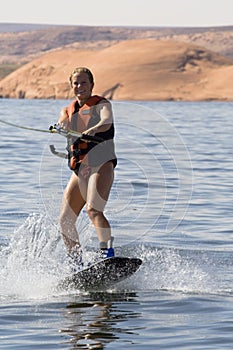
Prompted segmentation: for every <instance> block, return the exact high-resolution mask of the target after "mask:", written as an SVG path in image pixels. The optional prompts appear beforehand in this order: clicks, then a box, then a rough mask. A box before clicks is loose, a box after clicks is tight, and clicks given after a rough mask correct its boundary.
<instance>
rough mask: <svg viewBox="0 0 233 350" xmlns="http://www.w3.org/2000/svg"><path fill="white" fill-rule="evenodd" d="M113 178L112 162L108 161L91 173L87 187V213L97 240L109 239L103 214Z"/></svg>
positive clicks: (107, 224)
mask: <svg viewBox="0 0 233 350" xmlns="http://www.w3.org/2000/svg"><path fill="white" fill-rule="evenodd" d="M113 179H114V169H113V163H112V162H108V163H105V164H104V165H102V166H101V168H100V169H99V170H98V171H97V172H94V173H93V174H91V176H90V178H89V181H88V187H87V201H86V209H87V213H88V215H89V217H90V219H91V221H92V223H93V225H94V227H95V229H96V232H97V236H98V239H99V242H106V243H107V242H108V241H109V240H110V239H111V228H110V225H109V222H108V220H107V219H106V217H105V216H104V214H103V211H104V208H105V205H106V203H107V200H108V197H109V194H110V190H111V187H112V183H113Z"/></svg>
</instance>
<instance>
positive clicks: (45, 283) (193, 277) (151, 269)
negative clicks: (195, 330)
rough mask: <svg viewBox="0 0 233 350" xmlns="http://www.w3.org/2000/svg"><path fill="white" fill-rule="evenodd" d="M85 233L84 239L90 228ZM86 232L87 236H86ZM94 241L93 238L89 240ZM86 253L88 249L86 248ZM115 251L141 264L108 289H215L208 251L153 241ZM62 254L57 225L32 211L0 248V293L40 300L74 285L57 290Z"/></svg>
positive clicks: (63, 260)
mask: <svg viewBox="0 0 233 350" xmlns="http://www.w3.org/2000/svg"><path fill="white" fill-rule="evenodd" d="M83 227H84V228H85V230H86V232H84V233H83V234H82V236H84V237H86V238H85V241H83V247H84V250H85V244H87V242H90V239H91V238H90V237H91V235H92V232H91V231H90V230H89V228H88V225H83ZM88 235H89V236H88ZM92 243H93V242H92ZM85 254H86V255H88V254H89V252H88V249H87V250H86V251H85ZM116 255H122V256H130V257H140V258H141V259H142V260H143V264H142V266H141V267H140V269H139V270H138V271H137V272H136V274H135V275H134V276H132V277H131V278H129V279H128V280H126V281H124V282H121V283H119V284H118V285H116V286H115V288H113V290H115V291H117V292H119V291H123V290H125V289H127V290H134V291H135V290H136V291H143V292H151V291H158V290H167V291H179V292H180V291H181V292H185V293H198V294H200V293H201V294H203V293H212V292H213V290H215V291H216V290H217V285H218V283H219V279H218V278H217V277H216V266H215V264H214V259H212V258H210V256H209V255H208V254H204V253H200V252H197V251H188V250H182V249H169V248H158V247H155V246H154V245H152V246H150V245H148V244H147V245H144V244H130V245H128V246H123V247H118V248H116ZM66 259H67V255H66V250H65V247H64V243H63V241H62V239H61V236H60V233H59V230H58V227H57V226H55V225H54V224H51V219H50V218H48V217H47V216H46V215H45V214H32V215H30V216H29V217H28V218H27V219H26V221H25V222H24V223H23V225H22V226H20V227H19V228H18V229H17V230H16V231H15V232H14V235H13V237H12V240H11V242H10V243H9V245H8V246H7V247H4V248H3V249H2V250H1V252H0V260H1V266H3V268H2V269H1V272H0V278H1V286H0V295H1V298H3V299H6V298H9V297H10V298H11V299H12V298H16V299H24V300H25V299H44V298H48V297H53V296H57V295H58V294H59V295H60V294H61V293H62V294H63V295H64V294H67V293H68V294H69V293H72V292H75V293H78V292H79V291H78V290H73V291H72V290H66V291H63V292H62V291H61V290H58V288H57V286H58V285H59V283H60V282H61V280H62V279H63V278H65V277H66V276H67V274H69V273H70V270H69V266H68V264H67V260H66Z"/></svg>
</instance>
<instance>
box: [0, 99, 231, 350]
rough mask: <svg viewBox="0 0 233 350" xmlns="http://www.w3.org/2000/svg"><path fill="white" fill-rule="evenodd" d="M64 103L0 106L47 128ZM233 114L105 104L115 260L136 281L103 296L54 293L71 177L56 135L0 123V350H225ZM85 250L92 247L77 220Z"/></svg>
mask: <svg viewBox="0 0 233 350" xmlns="http://www.w3.org/2000/svg"><path fill="white" fill-rule="evenodd" d="M66 104H67V101H64V100H63V101H62V100H59V101H53V100H4V99H2V100H0V119H5V120H6V121H8V122H12V123H17V124H20V125H24V126H27V127H34V128H40V129H46V130H47V128H48V127H49V125H51V124H54V123H55V122H56V121H57V118H58V114H59V110H60V108H61V107H63V106H65V105H66ZM232 107H233V104H232V103H217V102H201V103H191V102H188V103H185V102H146V103H143V102H140V101H138V102H113V110H114V117H115V124H116V151H117V155H118V166H117V168H116V172H115V181H114V186H113V188H112V192H111V196H110V199H109V202H108V205H107V207H106V215H107V216H108V218H109V220H110V222H111V225H112V231H113V235H114V236H115V247H116V252H117V254H120V255H126V256H138V257H141V258H142V260H143V264H142V266H141V268H140V270H139V271H138V272H137V273H136V274H135V275H134V276H133V277H131V278H130V279H128V280H127V281H124V282H121V283H119V284H118V285H116V286H115V287H114V288H112V289H109V290H93V291H91V292H84V291H79V290H74V289H69V290H61V289H59V288H58V287H57V286H58V284H59V281H61V280H62V279H63V278H64V277H65V276H66V275H67V273H68V269H67V265H66V263H65V262H66V260H65V258H66V253H65V248H64V245H63V242H62V241H61V239H60V236H59V232H58V215H59V206H60V201H61V197H62V193H63V190H64V188H65V186H66V183H67V180H68V179H69V176H70V171H69V169H68V167H67V164H66V160H64V159H62V158H58V157H56V156H54V155H53V154H52V153H51V152H50V150H49V145H50V144H53V145H55V147H56V149H57V150H59V151H61V152H64V151H65V138H63V137H62V136H60V135H51V134H49V133H40V132H35V131H27V130H23V129H17V128H14V127H10V126H6V125H4V124H1V123H0V133H1V138H0V147H1V157H0V165H1V180H0V181H1V198H0V223H1V235H0V249H1V250H0V263H1V271H0V279H1V283H0V301H1V305H0V311H1V318H0V349H4V350H5V349H15V350H16V349H17V350H18V349H22V350H26V349H31V350H35V349H48V350H49V349H125V350H127V349H140V350H141V349H182V350H196V349H205V350H207V349H210V350H215V349H218V350H219V349H232V348H233V340H232V332H233V293H232V291H233V274H232V267H233V259H232V258H233V216H232V208H233V161H232V159H233V140H232V134H233V115H232ZM77 226H78V229H79V232H80V235H81V241H82V245H83V249H84V251H86V252H87V254H88V251H89V250H90V249H92V248H95V247H97V244H98V243H97V239H96V236H95V232H94V230H93V228H92V226H91V225H90V223H89V221H88V219H87V215H86V213H85V211H84V212H83V213H82V215H81V216H80V218H79V220H78V223H77Z"/></svg>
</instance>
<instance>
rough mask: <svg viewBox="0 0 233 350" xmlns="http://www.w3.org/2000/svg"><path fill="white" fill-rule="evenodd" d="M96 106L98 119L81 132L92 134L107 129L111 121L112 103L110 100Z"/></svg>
mask: <svg viewBox="0 0 233 350" xmlns="http://www.w3.org/2000/svg"><path fill="white" fill-rule="evenodd" d="M96 107H97V113H98V114H99V116H100V121H99V122H98V123H97V124H96V125H94V126H93V127H91V128H89V129H87V130H85V131H84V132H83V134H86V135H91V136H94V135H95V134H96V133H98V132H104V131H107V130H108V129H109V128H110V127H111V125H112V123H113V115H112V105H111V103H110V102H107V103H100V104H98V105H97V106H96Z"/></svg>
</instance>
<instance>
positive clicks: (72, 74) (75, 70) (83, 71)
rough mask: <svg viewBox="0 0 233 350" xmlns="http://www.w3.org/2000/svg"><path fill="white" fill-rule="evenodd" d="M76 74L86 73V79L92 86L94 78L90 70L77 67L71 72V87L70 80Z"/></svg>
mask: <svg viewBox="0 0 233 350" xmlns="http://www.w3.org/2000/svg"><path fill="white" fill-rule="evenodd" d="M77 73H86V74H87V75H88V79H89V81H90V83H91V84H94V77H93V74H92V73H91V71H90V69H88V68H86V67H77V68H75V69H74V70H73V72H72V73H71V75H70V78H69V80H70V85H72V78H73V76H74V75H75V74H77Z"/></svg>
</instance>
